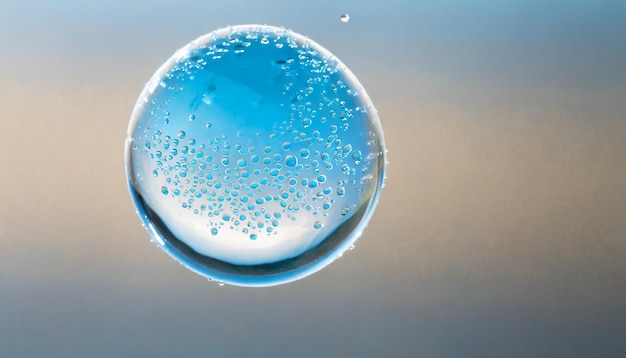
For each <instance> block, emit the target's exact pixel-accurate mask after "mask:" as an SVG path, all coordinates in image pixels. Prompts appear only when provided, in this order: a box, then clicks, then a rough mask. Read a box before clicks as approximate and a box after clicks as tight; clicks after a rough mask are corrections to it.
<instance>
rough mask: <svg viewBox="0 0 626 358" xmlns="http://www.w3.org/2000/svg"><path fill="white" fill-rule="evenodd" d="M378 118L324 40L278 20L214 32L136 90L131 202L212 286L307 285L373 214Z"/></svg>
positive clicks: (379, 170) (379, 174)
mask: <svg viewBox="0 0 626 358" xmlns="http://www.w3.org/2000/svg"><path fill="white" fill-rule="evenodd" d="M342 21H343V20H342ZM269 44H272V45H269ZM242 73H245V75H242ZM160 83H164V84H165V85H164V86H159V84H160ZM155 84H156V85H155ZM354 93H358V96H354V95H353V94H354ZM363 108H367V109H368V110H367V111H364V110H360V109H363ZM190 113H193V114H190ZM376 113H377V112H376V111H375V110H374V108H373V105H372V103H371V100H370V99H369V97H368V96H367V94H366V93H365V91H364V90H363V89H362V86H361V84H360V83H359V82H358V80H357V79H356V78H355V77H354V75H353V74H352V73H351V72H350V71H349V70H348V69H347V68H346V67H345V65H343V63H341V61H339V60H338V59H337V58H336V57H334V56H333V55H332V54H330V53H329V52H328V51H327V50H326V49H324V48H323V47H321V46H320V45H318V44H317V43H315V42H313V41H311V40H309V39H307V38H305V37H303V36H301V35H298V34H296V33H294V32H291V31H289V30H286V29H283V28H277V27H272V26H258V25H244V26H234V27H230V28H227V29H220V30H217V31H215V32H213V33H211V34H208V35H205V36H202V37H200V38H198V39H196V40H195V41H193V42H191V43H190V44H189V45H187V46H185V47H183V48H182V49H181V50H179V51H178V52H176V53H175V54H174V55H173V56H172V57H171V58H170V59H169V60H168V61H167V62H166V63H165V64H164V65H163V66H162V67H161V68H160V69H159V70H158V71H157V72H156V73H155V74H154V75H153V78H152V79H151V80H150V81H149V82H148V84H147V85H146V87H145V88H144V90H143V92H142V93H141V94H140V96H139V100H138V101H137V104H136V105H135V109H134V110H133V113H132V115H131V122H130V125H129V129H128V137H127V141H126V165H127V167H126V169H127V180H128V184H129V189H130V192H131V197H132V199H133V202H134V204H135V206H136V208H137V212H138V214H139V217H140V218H141V220H142V221H143V224H144V225H145V227H146V228H147V229H149V232H150V234H151V235H153V239H154V240H155V242H156V243H157V244H158V245H159V246H160V247H161V248H163V249H164V250H165V251H166V252H167V253H168V254H169V255H171V256H172V257H173V258H174V259H176V260H178V261H179V262H181V263H182V264H183V265H184V266H185V267H188V268H190V269H191V270H193V271H195V272H197V273H199V274H201V275H204V276H205V277H207V278H211V279H213V280H214V281H217V282H222V283H229V284H234V285H242V286H271V285H276V284H280V283H285V282H289V281H293V280H297V279H300V278H302V277H305V276H307V275H309V274H312V273H314V272H316V271H318V270H320V269H322V268H323V267H325V266H326V265H328V264H329V263H331V262H332V261H333V260H334V259H335V258H336V257H338V256H339V255H340V254H341V253H342V251H343V250H345V248H347V247H349V246H350V245H352V244H353V243H354V242H355V241H356V240H357V239H358V237H359V236H360V234H361V232H362V231H363V230H364V228H365V225H366V223H367V221H368V220H369V219H370V217H371V215H372V214H373V210H374V208H375V206H376V204H377V202H378V197H379V195H380V190H381V188H382V184H383V183H382V182H383V178H384V170H385V164H386V160H385V150H384V142H383V133H382V129H381V126H380V121H379V119H378V117H377V114H376ZM348 123H349V126H348V125H347V124H348ZM213 157H215V158H213ZM213 159H215V160H213Z"/></svg>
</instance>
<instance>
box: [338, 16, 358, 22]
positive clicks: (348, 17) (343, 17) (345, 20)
mask: <svg viewBox="0 0 626 358" xmlns="http://www.w3.org/2000/svg"><path fill="white" fill-rule="evenodd" d="M339 20H341V22H343V23H347V22H348V21H350V15H348V14H343V15H341V16H340V17H339ZM357 22H358V21H357Z"/></svg>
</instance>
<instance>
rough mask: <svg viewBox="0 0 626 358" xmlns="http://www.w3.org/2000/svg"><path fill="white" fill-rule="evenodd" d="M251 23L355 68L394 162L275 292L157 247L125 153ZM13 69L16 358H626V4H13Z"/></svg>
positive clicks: (3, 127) (9, 218)
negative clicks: (212, 276) (204, 49)
mask: <svg viewBox="0 0 626 358" xmlns="http://www.w3.org/2000/svg"><path fill="white" fill-rule="evenodd" d="M343 12H349V13H350V16H351V20H350V22H349V23H348V24H343V23H341V22H340V21H339V15H340V14H341V13H343ZM314 20H315V21H314ZM251 22H257V23H272V24H276V25H285V26H288V27H290V28H292V29H294V30H295V31H298V32H302V33H304V34H305V35H308V36H310V37H311V38H313V39H314V40H316V41H318V42H319V43H321V44H322V45H325V46H327V47H328V48H329V49H330V50H331V51H332V52H333V53H335V54H336V55H337V56H338V57H339V58H341V59H342V60H343V61H344V62H345V63H346V64H347V65H348V66H349V67H350V68H351V69H352V71H353V72H354V73H355V74H356V75H357V77H359V79H360V80H361V82H362V83H363V84H364V85H365V87H366V89H367V90H368V92H369V94H370V96H371V97H372V99H373V101H374V103H375V105H376V107H377V109H378V111H379V114H380V117H381V120H382V124H383V128H384V130H385V139H386V142H387V147H388V149H389V153H388V154H389V162H390V163H389V166H388V180H387V182H386V186H385V189H384V191H383V193H382V196H381V201H380V203H379V207H378V209H377V211H376V213H375V215H374V217H373V219H372V221H371V223H370V225H369V226H368V228H367V230H366V231H365V234H364V235H363V237H362V238H361V239H360V240H359V241H358V243H357V245H356V249H355V250H354V251H350V252H348V253H347V254H346V255H344V257H342V258H341V259H340V260H338V261H337V262H335V263H333V264H332V265H331V266H329V267H328V268H326V269H324V270H323V271H321V272H319V273H317V274H315V275H313V276H311V277H308V278H306V279H304V280H301V281H299V282H295V283H292V284H288V285H284V286H279V287H274V288H265V289H246V288H238V287H228V286H226V287H219V286H217V285H216V284H213V283H209V282H207V281H206V280H204V279H203V278H201V277H199V276H196V275H195V274H193V273H191V272H189V271H187V270H185V269H184V268H182V267H180V266H179V265H178V264H177V263H176V262H174V261H173V260H171V259H170V258H169V257H168V256H167V255H165V254H164V253H163V252H161V251H160V250H159V249H157V248H156V247H155V246H154V245H153V244H151V243H150V238H149V236H148V234H147V232H146V231H145V230H143V229H142V227H141V224H140V221H139V219H138V218H137V216H136V214H135V212H134V208H133V206H132V203H131V201H130V198H129V195H128V192H127V188H126V183H125V174H124V158H123V146H124V139H125V133H126V127H127V125H128V118H129V116H130V111H131V110H132V108H133V105H134V102H135V100H136V98H137V96H138V94H139V92H140V91H141V89H142V87H143V85H144V83H145V82H146V81H147V79H148V78H149V77H150V75H151V74H152V72H153V71H155V70H156V68H157V67H158V66H159V65H160V64H161V63H162V62H163V61H165V59H167V57H168V56H169V55H170V54H171V53H173V52H174V51H175V50H176V49H177V48H179V47H181V46H182V45H184V44H185V43H186V42H188V41H190V40H191V39H193V38H195V37H197V36H199V35H201V34H203V33H206V32H209V31H211V30H213V29H215V28H218V27H221V26H225V25H228V24H236V23H251ZM0 79H1V80H0V152H1V153H2V155H0V168H2V170H1V171H0V355H1V356H3V357H26V356H33V357H36V356H91V357H100V356H102V357H110V356H146V355H150V356H155V357H159V356H306V357H309V356H310V357H313V356H372V357H380V356H385V355H390V356H402V357H415V356H426V357H432V356H436V357H459V356H462V357H465V356H471V357H474V356H475V357H490V356H493V357H502V356H507V357H528V356H568V357H575V356H580V357H588V356H602V357H621V356H624V355H625V354H626V343H624V339H623V337H624V336H626V303H625V302H626V5H624V4H623V3H622V2H619V1H614V2H611V1H606V2H576V3H570V2H565V1H563V2H559V1H551V2H547V3H546V2H510V3H508V4H505V5H504V4H499V3H497V4H496V3H493V2H489V1H478V2H475V3H472V4H470V3H468V2H462V1H451V2H446V3H445V4H443V3H442V4H434V3H430V2H409V1H394V2H391V3H385V4H383V3H380V4H378V3H375V2H356V1H355V2H353V1H345V2H343V3H341V4H339V3H337V2H331V1H328V2H326V1H322V2H316V3H305V2H301V3H298V4H297V5H294V4H292V3H291V2H283V1H269V2H268V3H266V4H264V5H262V4H257V3H256V2H246V1H235V2H233V3H232V4H224V3H222V2H211V1H208V2H193V1H189V2H185V1H182V2H176V3H175V2H168V1H159V2H155V3H154V4H153V5H151V6H150V7H145V6H144V5H142V4H141V2H137V3H134V2H132V1H131V2H128V3H127V2H121V1H120V2H117V1H113V2H109V3H106V4H105V3H102V4H97V5H86V4H82V3H80V2H77V1H76V2H72V1H65V2H47V1H35V2H32V3H29V4H28V5H27V4H26V3H25V2H18V1H10V0H9V1H6V2H3V3H0Z"/></svg>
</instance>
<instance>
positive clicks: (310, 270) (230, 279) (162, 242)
mask: <svg viewBox="0 0 626 358" xmlns="http://www.w3.org/2000/svg"><path fill="white" fill-rule="evenodd" d="M249 31H254V32H258V33H272V34H280V33H284V34H285V35H288V36H290V37H292V38H294V39H296V40H297V41H298V42H299V43H303V44H307V45H308V46H309V47H312V48H314V49H315V50H316V51H317V52H318V53H319V54H320V55H321V56H323V57H326V58H329V59H333V60H334V61H336V63H337V68H339V69H340V70H341V71H342V72H343V74H344V75H345V76H346V78H348V79H350V81H351V82H352V83H353V84H354V85H356V86H357V87H358V88H360V91H361V92H362V95H363V96H364V98H365V99H367V100H368V101H369V102H370V104H371V108H370V111H373V113H374V116H372V117H371V121H372V123H371V124H372V130H373V131H374V132H375V136H376V138H377V144H378V153H377V155H378V156H379V159H378V160H377V163H378V168H377V170H378V173H379V175H378V177H377V178H374V179H375V180H376V181H377V183H376V185H375V187H374V189H373V190H374V192H373V194H372V196H371V198H370V199H369V200H368V203H367V205H366V206H365V208H364V209H363V210H364V214H363V216H361V217H360V220H359V222H358V224H357V225H356V226H355V228H354V229H353V230H352V232H351V233H350V234H349V235H347V236H346V237H345V238H344V239H343V240H342V241H340V242H339V243H338V244H337V245H336V246H334V247H333V248H332V249H330V250H328V251H327V252H326V253H324V254H323V255H322V256H320V257H318V258H316V259H314V260H312V261H310V262H308V263H306V264H305V265H302V266H299V267H297V268H294V269H289V270H285V271H283V272H275V273H270V274H266V275H258V274H254V275H239V274H232V273H229V272H223V271H219V270H215V269H211V268H209V267H207V266H204V265H201V264H199V263H196V262H195V261H193V260H191V259H190V258H189V256H188V255H186V254H185V253H183V252H181V251H180V250H179V249H178V248H177V247H175V246H173V245H172V243H170V242H169V241H168V240H167V239H166V238H165V237H164V236H163V235H162V234H161V233H160V232H159V230H157V228H156V227H155V224H154V223H153V222H152V221H151V219H150V217H149V216H148V214H147V213H146V211H145V210H144V207H145V206H144V204H143V203H142V199H141V198H140V197H138V194H137V193H136V192H137V191H136V190H135V189H134V185H133V179H132V178H133V175H132V172H133V170H132V163H131V160H130V158H131V151H132V144H131V143H132V139H131V137H132V133H133V130H134V128H135V126H136V122H137V120H138V117H139V116H138V115H137V112H138V111H139V110H140V108H141V107H142V106H143V105H144V104H145V103H146V102H147V101H148V99H147V98H148V96H149V94H151V93H152V91H153V90H154V88H155V86H156V85H157V84H158V83H159V81H160V80H161V78H163V76H164V75H165V74H166V73H167V72H168V71H169V70H171V68H172V65H173V64H175V63H178V62H179V61H180V60H181V59H184V58H185V57H187V56H188V54H189V53H190V50H192V49H195V48H197V47H199V46H203V45H206V44H208V43H210V42H212V41H214V40H215V39H217V38H222V37H225V36H228V35H229V34H232V33H235V32H249ZM386 157H387V153H386V149H385V141H384V136H383V129H382V125H381V123H380V118H379V116H378V113H377V111H376V109H375V107H374V105H373V104H372V102H371V99H370V97H369V95H368V94H367V92H366V90H365V88H364V87H363V86H362V85H361V82H360V81H359V80H358V79H357V77H356V76H355V75H354V74H353V73H352V71H350V69H349V68H348V67H347V66H346V65H345V64H344V63H343V62H342V61H341V60H340V59H338V58H337V57H336V56H335V55H333V54H332V53H331V52H330V51H329V50H327V49H326V48H324V47H323V46H321V45H320V44H318V43H317V42H315V41H313V40H311V39H309V38H308V37H306V36H304V35H301V34H298V33H296V32H294V31H292V30H289V29H287V28H284V27H276V26H271V25H258V24H250V25H237V26H229V27H225V28H221V29H217V30H215V31H213V32H210V33H208V34H205V35H202V36H200V37H198V38H197V39H195V40H192V41H191V42H189V43H188V44H187V45H185V46H184V47H182V48H180V49H179V50H177V51H176V52H175V53H174V54H173V55H172V56H171V57H170V58H169V59H168V60H167V61H165V63H164V64H163V65H161V67H159V69H158V70H157V71H156V72H155V73H154V74H153V75H152V77H151V78H150V80H149V81H148V82H147V83H146V85H145V86H144V88H143V90H142V92H141V94H140V95H139V98H138V99H137V101H136V103H135V106H134V108H133V111H132V113H131V120H130V122H129V124H128V129H127V138H126V141H125V148H124V158H125V169H126V178H127V185H128V190H129V193H130V196H131V199H132V202H133V204H134V206H135V209H136V213H137V215H138V216H139V218H140V219H141V221H142V223H143V226H144V227H145V228H146V230H147V231H148V233H149V234H150V236H152V238H153V239H154V242H155V243H156V244H157V246H159V247H160V248H161V249H163V250H164V251H165V252H166V253H167V254H168V255H169V256H170V257H172V258H173V259H175V260H176V261H178V262H179V263H181V264H182V265H184V266H185V267H186V268H187V269H189V270H191V271H193V272H195V273H197V274H199V275H201V276H204V277H206V278H208V279H210V280H213V281H217V282H223V283H227V284H230V285H234V286H244V287H268V286H275V285H280V284H284V283H288V282H292V281H296V280H299V279H302V278H304V277H307V276H309V275H312V274H314V273H316V272H317V271H319V270H321V269H323V268H324V267H326V266H328V265H329V264H331V263H332V262H333V261H335V260H336V259H338V258H339V257H341V256H342V255H343V253H344V252H346V251H348V250H349V249H350V248H351V247H353V245H354V243H355V242H356V241H357V240H358V239H359V237H361V235H362V234H363V231H364V230H365V228H366V226H367V224H368V222H369V221H370V219H371V218H372V216H373V214H374V210H375V208H376V206H377V205H378V202H379V200H380V193H381V191H382V188H383V187H384V180H385V178H386V163H387V159H386ZM326 241H327V240H324V241H322V244H323V243H324V242H326ZM322 244H320V245H319V246H321V245H322ZM311 250H313V249H311Z"/></svg>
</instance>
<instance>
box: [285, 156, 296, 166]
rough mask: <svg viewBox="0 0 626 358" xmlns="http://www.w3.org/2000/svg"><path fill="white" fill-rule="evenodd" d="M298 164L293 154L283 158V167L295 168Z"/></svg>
mask: <svg viewBox="0 0 626 358" xmlns="http://www.w3.org/2000/svg"><path fill="white" fill-rule="evenodd" d="M297 164H298V159H297V158H296V156H295V155H293V154H287V155H286V156H285V165H286V166H288V167H295V166H296V165H297Z"/></svg>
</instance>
